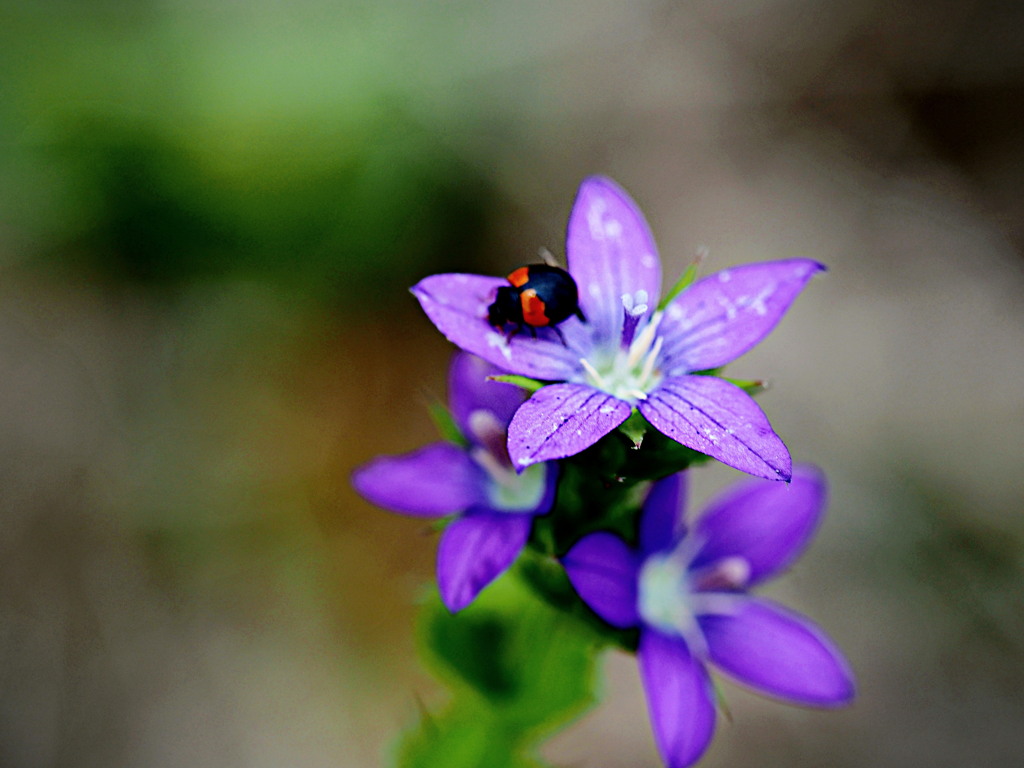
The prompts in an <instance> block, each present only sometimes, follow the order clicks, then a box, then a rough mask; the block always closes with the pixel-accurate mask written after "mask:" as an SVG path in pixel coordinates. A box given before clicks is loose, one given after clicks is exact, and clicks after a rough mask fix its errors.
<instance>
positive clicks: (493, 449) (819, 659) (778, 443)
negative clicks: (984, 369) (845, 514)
mask: <svg viewBox="0 0 1024 768" xmlns="http://www.w3.org/2000/svg"><path fill="white" fill-rule="evenodd" d="M566 254H567V261H568V275H569V276H570V277H571V280H570V281H569V282H570V283H575V285H576V286H577V287H578V307H573V306H562V307H559V310H562V311H560V313H559V314H558V319H559V320H560V322H559V323H558V324H557V327H554V326H550V325H546V324H545V322H540V321H546V319H547V318H546V316H545V315H544V313H543V312H542V311H539V310H542V309H544V305H543V301H542V297H538V296H536V295H532V296H530V297H529V300H530V301H531V302H534V303H533V304H530V305H529V306H530V312H529V313H528V314H529V317H528V318H527V319H528V320H530V322H529V324H530V331H531V332H530V333H529V334H526V333H506V332H505V331H504V329H503V328H502V327H500V326H499V327H495V325H493V324H492V323H494V321H495V318H496V316H500V317H502V318H504V315H505V314H506V312H507V311H508V312H514V311H515V309H516V305H515V304H514V301H513V300H514V299H515V298H516V293H515V291H513V290H512V289H510V288H508V287H507V286H509V284H510V283H511V284H512V286H514V287H518V286H519V285H520V284H525V283H524V281H526V280H527V279H528V275H529V268H527V269H526V270H517V272H516V273H513V275H512V276H510V278H509V280H508V281H505V280H503V279H500V278H494V277H486V276H481V275H470V274H442V275H434V276H432V277H428V278H426V279H424V280H423V281H421V282H420V283H419V284H417V285H416V286H415V287H414V288H413V289H412V290H413V293H414V295H415V296H416V297H417V299H418V300H419V302H420V304H421V306H422V307H423V309H424V311H425V312H426V314H427V316H428V317H429V318H430V319H431V320H432V321H433V322H434V324H435V325H436V326H437V327H438V329H439V330H440V331H441V332H442V333H443V334H444V335H445V336H446V337H447V338H448V339H449V340H451V341H452V342H454V343H455V344H456V345H457V346H459V347H460V348H461V349H462V350H463V352H461V353H459V354H458V355H456V357H455V359H454V361H453V363H452V366H451V370H450V375H449V408H450V415H451V421H452V424H453V425H454V429H453V430H452V434H451V435H450V440H449V441H447V442H439V443H435V444H432V445H429V446H427V447H425V448H422V449H421V450H419V451H416V452H414V453H410V454H406V455H403V456H390V457H381V458H378V459H376V460H374V461H372V462H370V463H369V464H367V465H365V466H363V467H361V468H360V469H358V470H357V471H356V473H355V475H354V478H353V483H354V485H355V487H356V489H357V490H358V491H359V492H360V493H361V494H362V495H363V496H364V497H365V498H367V499H368V500H370V501H372V502H374V503H376V504H378V505H380V506H382V507H385V508H388V509H391V510H393V511H396V512H400V513H403V514H407V515H414V516H420V517H442V518H447V519H448V521H447V525H446V527H445V528H444V532H443V534H442V536H441V540H440V543H439V546H438V555H437V582H438V588H439V591H440V594H441V598H442V600H443V602H444V604H445V606H447V608H448V609H449V610H450V611H451V612H453V613H454V612H458V611H461V610H462V609H463V608H466V607H467V606H468V605H470V603H472V602H473V601H474V599H475V598H476V597H477V596H478V595H479V593H480V592H481V591H482V590H483V589H484V588H485V587H487V585H488V584H490V583H491V582H492V581H494V580H495V579H496V578H497V577H499V576H500V575H501V574H503V573H504V572H505V571H507V570H508V569H509V568H510V566H511V565H512V564H513V563H514V562H515V561H516V560H517V558H519V557H520V556H521V555H522V553H523V552H524V550H525V551H528V552H530V556H531V557H533V558H538V559H540V560H541V561H543V562H545V563H549V564H554V565H553V567H554V568H556V569H558V572H559V573H560V574H562V575H561V578H562V581H563V582H565V583H566V586H565V589H566V590H571V592H570V594H571V595H573V597H572V599H573V600H575V601H576V604H577V606H578V607H579V611H576V612H575V613H574V615H580V612H582V614H583V615H589V616H591V621H593V622H599V623H600V626H601V627H604V628H605V629H604V630H600V631H602V632H603V633H604V637H605V639H607V640H610V641H611V642H619V643H620V645H623V646H624V647H627V648H631V649H635V650H636V653H637V657H638V661H639V665H640V672H641V676H642V679H643V683H644V688H645V691H646V694H647V702H648V709H649V712H650V716H651V722H652V726H653V730H654V735H655V741H656V743H657V745H658V749H659V751H660V753H661V755H662V758H663V759H664V761H665V763H666V764H667V765H669V766H671V768H682V767H683V766H687V765H690V764H692V763H693V762H695V761H696V760H697V759H698V758H699V757H700V756H701V755H702V754H703V752H704V751H705V749H706V748H707V745H708V743H709V741H710V739H711V736H712V733H713V730H714V723H715V711H714V709H715V696H714V694H713V689H712V685H711V678H710V676H709V672H708V666H709V665H712V666H714V667H715V668H717V669H718V670H720V671H721V672H723V673H724V674H725V675H727V676H730V677H732V678H734V679H735V680H737V681H738V682H740V683H742V684H744V685H747V686H749V687H751V688H753V689H755V690H757V691H760V692H762V693H765V694H768V695H769V696H773V697H776V698H780V699H784V700H788V701H791V702H795V703H799V704H805V705H812V706H822V707H833V706H838V705H841V704H844V703H846V702H848V701H849V700H850V699H851V698H852V696H853V678H852V674H851V672H850V670H849V667H848V665H847V663H846V661H845V660H844V659H843V656H842V654H841V653H840V652H839V650H838V649H837V648H836V647H835V646H834V645H833V643H832V642H831V641H830V640H829V639H828V638H827V637H826V636H825V635H824V634H823V633H822V632H821V630H819V629H818V628H817V627H815V626H814V625H813V624H811V623H810V622H809V621H808V620H807V619H805V618H803V617H801V616H799V615H797V614H795V613H792V612H790V611H788V610H786V609H784V608H782V607H781V606H779V605H776V604H775V603H773V602H771V601H769V600H766V599H763V598H758V597H754V596H752V595H751V594H750V593H749V592H750V590H751V589H752V588H754V587H756V586H757V585H759V584H760V583H761V582H763V581H765V580H766V579H768V578H770V577H772V576H775V575H777V574H779V573H781V572H782V571H784V570H785V569H786V568H788V567H789V566H790V565H791V564H792V562H793V561H794V560H795V559H796V558H797V557H798V556H799V554H800V553H801V552H802V550H803V549H804V548H805V547H806V546H807V544H808V542H809V541H810V539H811V537H812V536H813V533H814V531H815V529H816V528H817V525H818V523H819V521H820V519H821V517H822V514H823V511H824V505H825V498H826V490H825V489H826V484H825V480H824V476H823V475H822V473H821V472H820V471H819V470H817V469H816V468H813V467H809V466H801V465H798V466H797V467H796V468H794V467H793V465H792V461H791V458H790V454H789V451H788V449H787V448H786V446H785V445H784V444H783V442H782V440H781V439H780V438H779V436H778V435H776V434H775V432H774V430H773V429H772V427H771V425H770V424H769V422H768V419H767V417H766V416H765V414H764V412H763V411H762V410H761V408H760V407H759V406H758V405H757V404H756V403H755V402H754V400H753V398H752V397H751V394H750V391H749V388H748V387H744V386H741V384H742V382H733V381H730V380H729V379H727V378H724V377H722V375H721V369H722V368H723V367H724V366H725V365H726V364H728V363H730V362H732V361H733V360H735V359H736V358H737V357H739V356H740V355H742V354H744V353H745V352H747V351H748V350H750V349H751V348H752V347H754V346H755V345H756V344H757V343H758V342H760V341H761V340H762V339H763V338H764V337H765V336H767V335H768V334H769V333H770V332H771V331H772V330H773V329H774V328H775V326H776V325H777V324H778V323H779V321H780V320H781V318H782V316H783V315H784V314H785V312H786V310H787V309H788V308H789V306H790V305H791V304H792V302H793V301H794V299H795V298H796V297H797V295H799V293H800V292H801V291H802V290H803V288H804V287H805V286H806V285H807V283H808V282H809V281H810V279H811V278H812V277H813V276H814V275H815V274H817V273H818V272H820V271H822V270H823V269H824V267H822V266H821V265H820V264H818V263H817V262H814V261H811V260H808V259H788V260H784V261H774V262H765V263H759V264H748V265H745V266H740V267H734V268H731V269H727V270H722V271H720V272H718V273H716V274H712V275H710V276H708V277H705V278H703V279H700V280H695V275H694V274H693V270H688V271H687V274H686V275H684V278H683V279H682V280H680V281H679V282H677V283H676V284H675V285H674V286H673V287H672V289H671V290H669V291H668V293H667V294H666V296H665V297H664V298H663V299H661V300H660V301H657V297H658V296H659V295H660V293H661V266H660V261H659V258H658V254H657V249H656V247H655V244H654V239H653V237H652V235H651V233H650V230H649V229H648V227H647V224H646V222H645V221H644V218H643V215H642V214H641V213H640V211H639V209H638V208H637V207H636V205H635V204H634V203H633V201H632V200H631V199H630V198H629V196H628V195H627V194H626V193H625V192H624V191H623V190H622V189H621V188H619V187H618V186H617V185H616V184H615V183H614V182H612V181H610V180H608V179H605V178H591V179H587V180H586V181H584V183H583V185H582V186H581V188H580V191H579V194H578V196H577V198H576V202H575V204H574V206H573V209H572V213H571V215H570V219H569V226H568V234H567V239H566ZM541 269H546V270H547V271H546V272H545V274H548V275H550V273H551V272H552V271H554V272H560V270H550V269H549V268H541ZM564 277H565V275H564V273H563V274H562V277H561V278H559V279H562V278H564ZM499 288H501V289H502V293H501V296H502V302H503V303H502V304H501V311H500V312H496V311H495V297H496V295H498V293H499ZM568 295H569V294H568V293H566V294H561V295H560V300H564V296H568ZM510 302H512V303H510ZM538 302H539V304H538ZM524 306H526V305H524ZM538 307H539V309H538ZM534 318H539V320H538V321H536V322H535V321H534ZM563 318H564V319H563ZM469 353H471V354H469ZM509 382H513V383H509ZM518 385H522V386H518ZM528 392H529V395H528V394H527V393H528ZM650 430H653V432H652V434H653V433H656V434H659V435H660V436H661V437H660V440H661V441H662V442H661V443H657V444H658V445H667V446H669V449H671V446H675V447H676V448H679V447H680V446H684V447H685V448H686V449H690V450H689V451H685V450H680V451H676V452H675V453H674V454H673V456H674V459H673V461H674V463H671V462H670V463H669V465H668V466H669V469H665V466H666V465H665V464H664V463H659V461H658V458H659V457H657V456H651V451H650V450H647V446H644V448H645V450H647V453H646V454H643V452H642V451H635V453H636V454H638V455H639V454H643V455H644V460H646V461H648V463H649V465H650V466H648V467H646V468H642V469H644V471H641V472H633V473H630V472H627V471H626V470H625V469H624V467H625V466H626V464H625V463H616V462H614V461H612V460H611V459H607V458H606V457H607V456H608V455H611V454H605V453H601V452H596V453H595V452H592V451H591V452H587V449H589V448H591V447H592V446H596V445H597V444H598V443H600V444H601V445H606V444H608V445H611V444H615V445H618V446H620V447H621V446H622V445H623V444H626V445H629V446H633V447H637V446H639V445H641V444H642V443H643V441H644V440H645V438H644V437H643V435H644V434H645V433H647V432H648V431H650ZM665 438H668V440H665ZM669 449H666V450H669ZM630 450H631V449H627V453H628V452H630ZM673 450H674V449H673ZM585 452H586V453H585ZM587 455H589V456H590V458H589V459H585V458H584V457H585V456H587ZM595 456H596V457H599V458H597V459H595V458H594V457H595ZM600 457H605V458H600ZM680 457H682V458H680ZM709 457H710V458H712V459H717V460H718V461H720V462H722V463H724V464H726V465H728V466H730V467H734V468H736V469H738V470H741V471H743V472H746V473H748V474H750V475H753V476H754V477H753V478H750V479H748V480H747V481H745V482H744V483H741V484H740V485H738V486H736V487H735V488H733V489H732V490H730V491H727V492H726V493H725V494H724V495H723V496H722V497H720V498H719V499H718V500H716V501H714V502H713V503H712V504H711V506H710V507H709V508H708V510H707V511H706V512H705V513H704V515H703V516H702V517H701V518H700V519H699V520H698V521H697V522H696V523H695V524H693V525H692V526H688V525H687V523H686V521H685V519H684V515H683V501H682V500H683V496H684V495H685V485H686V478H687V476H688V472H686V471H683V470H686V469H687V467H689V466H691V465H693V464H694V463H696V462H697V461H698V460H701V459H706V458H709ZM609 462H610V463H609ZM634 463H635V462H634ZM630 466H632V465H630ZM609 478H611V479H609ZM648 478H660V479H656V481H654V482H650V480H648ZM563 479H564V480H565V482H562V480H563ZM779 481H782V482H779ZM616 488H620V489H627V490H630V489H635V490H636V492H635V493H631V494H623V493H616V491H615V489H616ZM569 510H572V512H571V513H570V511H569ZM580 510H582V514H583V516H584V518H581V517H580V515H581V511H580ZM545 521H551V522H545ZM541 529H543V531H544V535H540V534H539V531H540V530H541ZM569 585H571V587H570V586H569ZM557 607H559V608H560V609H564V608H565V606H564V604H561V603H558V604H557ZM595 615H596V617H598V618H593V617H594V616H595ZM624 631H625V633H626V634H627V635H629V636H631V637H633V638H634V640H633V641H631V642H626V643H623V642H622V637H623V632H624ZM487 652H488V651H487V650H486V649H482V650H481V653H487ZM522 663H523V664H528V663H529V662H528V660H527V659H523V661H522Z"/></svg>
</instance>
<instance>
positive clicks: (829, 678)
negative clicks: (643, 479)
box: [563, 466, 854, 768]
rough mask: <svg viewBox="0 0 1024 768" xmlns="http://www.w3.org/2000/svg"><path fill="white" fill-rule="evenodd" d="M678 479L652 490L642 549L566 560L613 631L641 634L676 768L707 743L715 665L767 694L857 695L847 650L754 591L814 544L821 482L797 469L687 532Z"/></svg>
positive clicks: (750, 486) (726, 503)
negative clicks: (788, 477) (711, 673)
mask: <svg viewBox="0 0 1024 768" xmlns="http://www.w3.org/2000/svg"><path fill="white" fill-rule="evenodd" d="M683 495H684V485H683V481H682V476H681V475H672V476H670V477H668V478H666V479H665V480H661V481H659V482H658V483H656V484H655V485H654V486H653V487H652V488H651V492H650V494H649V496H648V497H647V501H646V503H645V505H644V510H643V514H642V516H641V520H640V531H639V534H640V535H639V548H638V549H637V550H634V549H631V548H630V547H628V546H627V545H626V544H625V543H624V542H623V541H622V540H621V539H619V538H618V537H616V536H613V535H612V534H610V533H594V534H591V535H589V536H586V537H584V538H583V539H581V540H580V541H579V542H578V543H577V544H576V545H575V546H574V547H573V548H572V549H571V550H570V551H569V552H568V554H567V555H566V556H565V558H564V560H563V563H564V565H565V569H566V572H567V573H568V575H569V579H570V581H571V582H572V585H573V586H574V587H575V589H576V591H577V592H578V593H579V595H580V597H582V598H583V600H584V601H585V602H586V603H587V604H588V605H589V606H590V607H591V608H592V609H593V610H594V612H595V613H597V614H598V615H599V616H600V617H601V618H602V619H604V620H605V621H607V622H608V623H609V624H612V625H613V626H616V627H619V628H627V627H639V628H640V644H639V648H638V650H637V656H638V660H639V664H640V673H641V676H642V678H643V684H644V690H645V692H646V694H647V706H648V710H649V713H650V717H651V724H652V727H653V730H654V737H655V741H656V742H657V745H658V749H659V751H660V752H661V756H662V758H663V759H664V761H665V763H666V764H667V765H668V766H670V768H682V767H683V766H687V765H690V764H691V763H693V762H694V761H696V760H697V759H698V758H699V757H700V756H701V754H703V752H704V750H705V749H706V748H707V745H708V743H709V742H710V741H711V736H712V733H713V732H714V725H715V707H714V700H715V697H714V692H713V690H712V686H711V681H710V678H709V676H708V672H707V670H706V665H707V664H709V663H710V664H714V665H715V666H716V667H718V668H719V669H720V670H721V671H723V672H724V673H726V674H727V675H729V676H731V677H733V678H735V679H736V680H737V681H739V682H740V683H743V684H745V685H747V686H749V687H751V688H753V689H755V690H757V691H759V692H761V693H765V694H768V695H770V696H775V697H778V698H780V699H785V700H787V701H790V702H794V703H797V704H806V705H811V706H818V707H833V706H839V705H842V704H845V703H847V702H849V701H850V700H851V699H852V698H853V693H854V684H853V676H852V673H851V672H850V669H849V667H848V665H847V663H846V661H845V659H844V658H843V656H842V654H841V652H840V651H839V650H838V649H837V648H836V647H835V645H833V643H832V642H831V641H830V640H829V639H828V638H827V637H826V636H825V635H824V634H823V633H822V632H821V630H820V629H818V628H817V627H816V626H814V625H813V624H812V623H810V622H809V621H808V620H807V619H806V618H804V617H802V616H800V615H798V614H795V613H793V612H791V611H788V610H786V609H785V608H783V607H782V606H780V605H777V604H775V603H773V602H770V601H768V600H765V599H762V598H757V597H753V596H751V595H749V594H747V591H748V590H749V589H750V588H752V587H754V586H756V585H758V584H760V583H761V582H762V581H764V580H766V579H768V578H770V577H772V576H774V575H776V574H777V573H779V572H780V571H782V570H783V569H785V568H787V567H788V566H789V565H790V564H791V563H792V562H793V561H794V560H795V559H796V558H797V557H798V556H799V554H800V553H801V551H802V550H803V549H804V547H805V546H806V545H807V543H808V542H809V541H810V539H811V537H812V536H813V534H814V531H815V529H816V527H817V524H818V521H819V519H820V517H821V514H822V512H823V509H824V505H825V495H826V490H825V480H824V477H823V476H822V474H821V473H820V472H819V471H818V470H817V469H815V468H813V467H807V466H799V467H797V468H796V471H795V472H794V474H793V482H792V483H791V484H790V485H789V486H788V487H787V486H784V485H779V484H776V483H767V482H764V481H763V480H750V481H747V482H745V483H741V484H739V485H737V486H734V487H733V488H732V489H730V490H728V491H726V492H725V493H724V494H723V495H722V496H721V497H719V498H718V499H717V500H715V501H714V502H712V504H711V505H710V506H709V507H708V509H707V511H706V512H705V513H704V515H703V516H702V517H701V518H700V520H699V521H698V522H697V523H696V525H695V526H694V528H693V530H689V531H688V530H687V527H686V524H685V522H684V519H683V511H682V503H681V497H682V496H683Z"/></svg>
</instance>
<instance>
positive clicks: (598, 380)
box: [580, 357, 608, 389]
mask: <svg viewBox="0 0 1024 768" xmlns="http://www.w3.org/2000/svg"><path fill="white" fill-rule="evenodd" d="M580 365H582V366H583V369H584V370H585V371H586V372H587V375H588V376H589V377H590V378H591V379H593V381H594V383H595V384H596V385H597V386H599V387H600V388H601V389H607V387H608V382H606V381H605V380H604V377H603V376H602V375H601V374H600V373H598V372H597V369H596V368H595V367H594V366H593V365H591V363H590V361H589V360H587V359H586V358H585V357H581V358H580Z"/></svg>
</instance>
